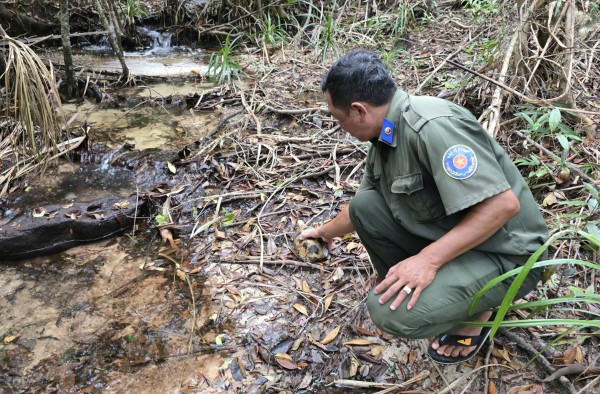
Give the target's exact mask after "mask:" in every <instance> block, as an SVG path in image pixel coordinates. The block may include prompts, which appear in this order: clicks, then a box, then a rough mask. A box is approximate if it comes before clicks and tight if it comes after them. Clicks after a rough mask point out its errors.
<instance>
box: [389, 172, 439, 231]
mask: <svg viewBox="0 0 600 394" xmlns="http://www.w3.org/2000/svg"><path fill="white" fill-rule="evenodd" d="M390 191H391V192H392V193H391V208H392V213H393V214H394V217H395V218H396V220H400V221H402V219H403V217H404V218H406V215H409V216H410V217H411V218H412V219H413V220H415V221H418V222H431V221H435V220H437V219H440V218H441V217H443V216H445V214H446V212H445V210H444V206H443V204H442V201H441V198H440V196H439V194H438V193H437V191H436V190H428V189H427V188H426V187H425V186H424V184H423V174H421V173H420V172H416V173H413V174H408V175H401V176H398V177H396V178H395V179H394V181H393V182H392V185H391V188H390Z"/></svg>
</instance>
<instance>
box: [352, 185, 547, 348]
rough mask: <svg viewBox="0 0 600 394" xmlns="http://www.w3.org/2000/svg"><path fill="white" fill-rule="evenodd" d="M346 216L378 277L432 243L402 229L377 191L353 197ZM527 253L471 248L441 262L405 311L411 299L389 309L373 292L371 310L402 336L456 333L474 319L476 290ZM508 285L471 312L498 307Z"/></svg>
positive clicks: (532, 280) (535, 278) (527, 286)
mask: <svg viewBox="0 0 600 394" xmlns="http://www.w3.org/2000/svg"><path fill="white" fill-rule="evenodd" d="M350 220H351V221H352V223H353V224H354V226H355V228H356V231H357V233H358V236H359V237H360V240H361V242H362V243H363V245H364V246H365V248H366V250H367V252H368V253H369V257H370V258H371V262H372V263H373V265H374V267H375V269H376V270H377V273H378V275H379V277H380V278H382V279H383V278H385V275H386V273H387V272H388V270H389V269H390V268H391V267H392V266H394V265H396V264H397V263H398V262H400V261H402V260H404V259H405V258H407V257H409V256H413V255H416V254H418V253H419V252H420V251H421V249H423V248H424V247H425V246H427V245H428V244H430V243H431V242H432V241H429V240H426V239H424V238H421V237H418V236H415V235H414V234H411V233H409V232H408V231H406V230H405V229H404V228H403V227H402V225H401V223H399V222H398V221H396V220H395V219H394V216H393V215H392V213H391V212H390V210H389V208H388V206H387V205H386V203H385V200H384V199H383V197H382V196H381V194H379V193H378V192H377V191H375V190H365V191H361V192H359V193H357V194H356V195H355V196H354V198H353V199H352V200H351V202H350ZM528 257H529V256H507V255H499V254H493V253H487V252H481V251H477V250H471V251H469V252H466V253H464V254H462V255H461V256H459V257H457V258H456V259H454V260H452V261H449V262H448V263H446V264H444V265H443V266H442V267H441V268H440V269H439V270H438V272H437V274H436V276H435V278H434V280H433V282H432V283H431V284H430V285H429V286H428V287H427V288H426V289H425V290H424V291H423V292H422V293H421V296H420V297H419V300H418V301H417V303H416V304H415V305H414V306H413V308H412V309H411V310H408V309H406V304H407V303H408V300H409V298H410V297H407V298H406V299H405V300H404V301H403V303H402V305H401V306H400V307H399V308H398V309H396V310H395V311H393V310H391V309H390V304H391V303H392V301H393V300H394V298H395V297H392V298H391V299H390V300H389V301H388V302H387V303H385V304H380V303H379V301H378V300H379V297H381V294H379V295H375V294H373V290H371V292H370V293H369V295H368V297H367V308H368V310H369V314H370V316H371V319H372V320H373V323H374V324H375V325H376V326H377V327H379V328H380V329H381V330H382V331H384V332H387V333H389V334H392V335H395V336H399V337H403V338H413V339H416V338H430V337H434V336H437V335H440V334H442V333H451V334H452V333H455V332H454V331H455V330H456V329H457V328H459V327H460V325H459V323H460V322H464V321H469V320H473V317H472V316H469V314H468V309H469V306H470V304H471V301H472V299H473V296H474V295H475V293H477V291H479V290H480V289H481V288H482V287H483V286H484V285H485V284H486V283H487V282H489V281H490V280H491V279H494V278H495V277H497V276H499V275H501V274H503V273H505V272H507V271H509V270H511V269H513V268H515V267H517V266H518V265H522V264H523V263H525V261H527V259H528ZM540 275H541V273H540V270H539V269H538V270H532V271H531V272H530V273H529V275H528V277H527V278H526V279H525V281H524V282H523V284H522V286H521V288H520V290H519V292H518V294H517V297H516V299H518V298H521V297H523V296H524V295H525V294H527V293H528V292H530V291H531V290H533V289H534V288H535V287H536V285H537V283H538V282H539V280H540ZM510 283H511V279H507V280H505V281H503V282H502V283H500V284H498V285H496V286H494V287H493V288H492V289H490V290H489V291H488V292H487V293H486V294H485V295H484V296H483V297H482V298H481V299H480V300H479V301H478V303H477V307H476V310H475V313H476V314H477V313H479V312H482V311H484V310H489V309H490V308H492V307H496V306H498V305H500V303H501V302H502V299H503V298H504V295H505V294H506V292H507V290H508V287H509V286H510Z"/></svg>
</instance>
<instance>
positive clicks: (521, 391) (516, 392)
mask: <svg viewBox="0 0 600 394" xmlns="http://www.w3.org/2000/svg"><path fill="white" fill-rule="evenodd" d="M532 388H533V384H526V385H525V386H515V387H511V388H510V390H508V391H507V392H506V394H526V393H533V391H531V389H532Z"/></svg>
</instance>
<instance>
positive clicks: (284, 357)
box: [275, 353, 298, 369]
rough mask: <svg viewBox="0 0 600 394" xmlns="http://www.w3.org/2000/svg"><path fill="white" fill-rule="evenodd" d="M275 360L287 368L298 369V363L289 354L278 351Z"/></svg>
mask: <svg viewBox="0 0 600 394" xmlns="http://www.w3.org/2000/svg"><path fill="white" fill-rule="evenodd" d="M275 361H277V364H279V365H281V366H282V367H283V368H285V369H298V365H297V364H296V363H295V362H294V360H292V357H290V356H289V355H288V354H285V353H277V354H275Z"/></svg>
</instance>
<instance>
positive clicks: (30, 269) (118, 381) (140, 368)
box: [0, 237, 222, 393]
mask: <svg viewBox="0 0 600 394" xmlns="http://www.w3.org/2000/svg"><path fill="white" fill-rule="evenodd" d="M150 249H151V247H149V245H148V244H147V243H145V242H144V243H143V244H136V241H135V240H134V239H133V238H129V237H125V238H119V239H112V240H109V241H104V242H101V243H96V244H95V245H94V246H93V247H90V246H87V247H85V248H73V249H70V250H69V251H67V252H64V253H62V254H59V255H55V256H51V257H40V258H37V259H35V260H30V261H29V262H28V263H26V264H19V265H4V266H3V269H2V273H1V274H0V315H1V316H2V319H0V332H2V333H3V343H2V344H1V345H0V391H1V392H3V393H13V392H14V393H16V392H23V390H25V392H31V393H33V392H35V393H41V392H73V391H74V390H75V391H77V392H90V393H100V392H102V393H107V392H113V393H117V392H140V393H144V392H145V393H149V392H164V393H167V392H176V391H177V390H178V389H179V388H181V387H183V386H184V385H185V383H186V381H188V380H189V379H193V378H194V376H201V375H202V374H206V375H207V376H214V375H215V374H216V371H217V367H218V366H219V365H220V363H221V362H222V360H221V356H220V355H219V354H220V353H219V351H218V349H216V348H215V347H214V346H213V345H214V338H215V336H216V333H215V332H214V329H215V328H216V327H215V326H214V324H212V323H211V320H210V319H211V316H212V315H213V313H214V309H215V306H214V304H213V303H212V302H211V299H210V294H206V293H205V290H204V289H203V286H202V285H201V284H200V282H199V281H195V282H194V283H193V287H192V288H190V287H189V286H187V284H185V283H183V282H180V281H174V280H173V278H172V277H170V275H168V274H165V275H160V274H156V273H148V272H146V271H142V270H140V269H139V266H140V264H143V262H144V261H147V260H148V259H152V253H151V250H150ZM136 250H137V253H136V252H135V251H136ZM190 291H193V293H194V295H195V297H194V298H195V304H196V307H197V311H198V315H196V314H195V313H194V312H193V308H192V302H191V293H190ZM192 315H194V316H196V320H195V321H194V322H193V323H192V322H191V321H190V316H192ZM193 326H195V331H194V329H193ZM200 328H202V330H203V331H200ZM205 353H210V355H209V356H207V355H205ZM158 370H160V373H157V371H158Z"/></svg>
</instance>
